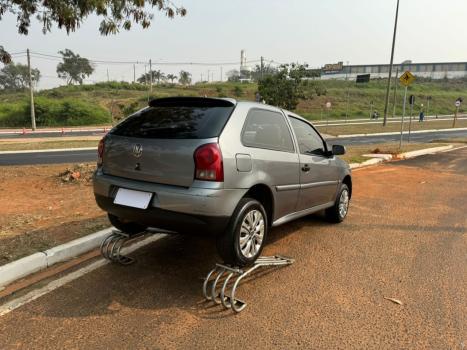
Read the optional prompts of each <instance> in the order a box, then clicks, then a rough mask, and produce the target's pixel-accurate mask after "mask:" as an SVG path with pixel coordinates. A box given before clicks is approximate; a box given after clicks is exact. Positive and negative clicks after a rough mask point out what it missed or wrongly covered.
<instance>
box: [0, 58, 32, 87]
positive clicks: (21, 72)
mask: <svg viewBox="0 0 467 350" xmlns="http://www.w3.org/2000/svg"><path fill="white" fill-rule="evenodd" d="M40 76H41V73H40V71H39V69H36V68H33V69H31V77H32V80H33V86H34V83H36V84H37V82H38V81H39V79H40ZM27 87H29V70H28V66H26V65H24V64H20V63H18V64H15V63H10V64H7V65H6V66H5V67H3V68H2V69H1V70H0V89H11V90H15V89H24V88H27Z"/></svg>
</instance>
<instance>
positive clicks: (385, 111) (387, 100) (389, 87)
mask: <svg viewBox="0 0 467 350" xmlns="http://www.w3.org/2000/svg"><path fill="white" fill-rule="evenodd" d="M398 18H399V0H397V7H396V19H395V21H394V34H393V36H392V49H391V62H390V63H389V76H388V86H387V88H386V100H385V102H384V120H383V126H386V122H387V118H388V105H389V90H390V89H391V76H392V63H393V61H394V46H395V44H396V33H397V20H398Z"/></svg>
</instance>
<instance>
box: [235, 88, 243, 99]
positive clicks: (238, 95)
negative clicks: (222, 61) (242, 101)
mask: <svg viewBox="0 0 467 350" xmlns="http://www.w3.org/2000/svg"><path fill="white" fill-rule="evenodd" d="M233 94H234V95H235V97H240V96H242V95H243V89H242V88H241V87H240V86H238V85H235V87H234V89H233Z"/></svg>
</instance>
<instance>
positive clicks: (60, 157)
mask: <svg viewBox="0 0 467 350" xmlns="http://www.w3.org/2000/svg"><path fill="white" fill-rule="evenodd" d="M450 137H467V131H465V130H462V131H443V132H430V133H420V134H412V137H411V140H412V141H414V142H430V141H432V140H439V139H442V138H450ZM406 138H407V136H406V135H405V136H404V140H406ZM391 141H393V142H396V141H399V135H380V136H362V137H348V138H346V137H342V138H333V139H330V140H329V143H330V144H343V145H358V144H369V143H384V142H391ZM94 160H96V151H94V150H91V151H65V152H41V153H17V154H0V166H1V165H27V164H54V163H82V162H92V161H94Z"/></svg>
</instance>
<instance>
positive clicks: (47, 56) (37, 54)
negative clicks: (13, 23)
mask: <svg viewBox="0 0 467 350" xmlns="http://www.w3.org/2000/svg"><path fill="white" fill-rule="evenodd" d="M31 54H32V55H34V57H36V58H44V59H50V60H52V59H53V60H60V61H61V60H62V59H63V57H62V56H57V55H51V54H46V53H41V52H37V51H31ZM88 61H89V62H91V63H95V64H121V65H132V64H148V62H149V60H148V61H144V60H143V61H110V60H100V59H92V58H88ZM152 62H153V64H154V65H158V66H169V65H172V66H184V65H187V66H188V65H191V66H229V65H238V63H239V62H237V61H235V62H190V61H175V62H171V61H154V60H153V61H152ZM256 62H260V60H250V61H247V62H246V63H256ZM271 62H273V61H271Z"/></svg>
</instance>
